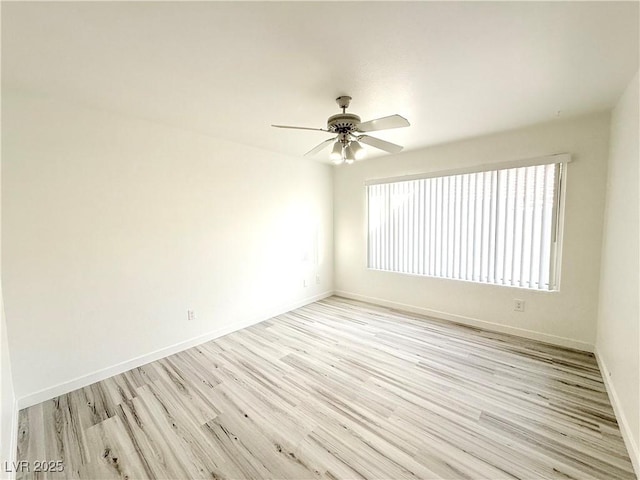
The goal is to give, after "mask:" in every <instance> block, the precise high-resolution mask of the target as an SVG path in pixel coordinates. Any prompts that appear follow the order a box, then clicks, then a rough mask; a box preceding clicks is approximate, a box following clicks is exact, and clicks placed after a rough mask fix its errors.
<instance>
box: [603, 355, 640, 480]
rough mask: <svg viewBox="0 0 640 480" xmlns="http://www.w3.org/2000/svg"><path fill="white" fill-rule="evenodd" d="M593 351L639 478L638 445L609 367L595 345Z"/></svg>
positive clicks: (639, 451)
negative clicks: (612, 380) (621, 404)
mask: <svg viewBox="0 0 640 480" xmlns="http://www.w3.org/2000/svg"><path fill="white" fill-rule="evenodd" d="M593 353H594V354H595V356H596V360H597V361H598V366H599V367H600V372H601V373H602V379H603V380H604V386H605V388H606V389H607V393H608V394H609V400H610V401H611V406H612V407H613V412H614V413H615V414H616V420H618V426H619V427H620V433H622V439H623V440H624V444H625V445H626V447H627V451H628V452H629V457H631V463H632V464H633V468H634V470H635V471H636V477H638V478H640V450H639V449H638V445H637V444H636V442H635V440H634V438H633V436H632V435H631V427H630V426H629V422H628V421H627V417H626V415H625V414H624V411H623V410H622V407H621V406H620V398H619V397H618V393H617V392H616V389H615V387H614V386H613V383H612V382H611V378H610V377H609V372H610V370H609V367H608V366H607V364H606V362H605V361H604V359H603V358H602V356H601V355H600V352H599V351H598V347H597V346H596V348H595V349H594V352H593Z"/></svg>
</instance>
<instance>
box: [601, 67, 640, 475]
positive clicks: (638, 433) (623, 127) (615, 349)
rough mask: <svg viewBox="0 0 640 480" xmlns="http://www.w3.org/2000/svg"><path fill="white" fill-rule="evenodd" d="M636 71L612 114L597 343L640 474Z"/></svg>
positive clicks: (639, 136)
mask: <svg viewBox="0 0 640 480" xmlns="http://www.w3.org/2000/svg"><path fill="white" fill-rule="evenodd" d="M638 88H639V81H638V74H636V76H635V78H634V79H633V80H632V81H631V83H630V84H629V86H628V87H627V90H626V92H625V93H624V95H623V96H622V97H621V98H620V100H619V102H618V104H617V106H616V108H615V109H614V111H613V114H612V117H611V149H610V156H609V172H608V179H607V185H608V189H607V198H606V210H605V222H604V240H603V247H602V274H601V281H600V308H599V312H598V338H597V341H596V349H597V354H598V360H599V361H600V364H601V366H602V367H603V368H602V369H603V375H604V376H605V378H606V379H607V380H608V382H607V383H608V386H609V393H610V397H612V402H613V403H614V406H615V407H617V408H616V413H617V415H618V420H619V423H620V424H621V425H620V426H621V429H622V431H623V434H625V440H626V441H627V446H628V447H629V454H630V455H631V456H632V457H635V458H633V460H634V464H635V468H636V472H637V473H638V475H639V476H640V451H639V450H638V446H639V445H640V420H639V419H638V416H639V414H640V398H639V391H640V367H639V359H640V347H639V343H640V325H639V324H640V300H639V294H640V281H639V280H638V276H639V275H640V263H639V262H640V255H639V249H640V247H639V245H640V229H639V226H638V221H639V215H640V210H639V206H638V202H640V196H639V195H638V183H639V182H640V177H639V173H640V170H639V169H638V163H639V162H640V149H639V146H638V145H639V144H640V134H639V131H640V120H639V116H640V114H639V112H638V102H639V101H640V100H639V98H638Z"/></svg>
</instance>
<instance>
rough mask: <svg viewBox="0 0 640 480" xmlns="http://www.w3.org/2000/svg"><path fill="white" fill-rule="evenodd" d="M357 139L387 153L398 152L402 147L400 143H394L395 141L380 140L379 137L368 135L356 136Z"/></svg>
mask: <svg viewBox="0 0 640 480" xmlns="http://www.w3.org/2000/svg"><path fill="white" fill-rule="evenodd" d="M358 141H359V142H362V143H366V144H367V145H371V146H372V147H376V148H379V149H380V150H384V151H385V152H389V153H398V152H399V151H400V150H402V148H403V147H401V146H400V145H396V144H395V143H391V142H387V141H386V140H380V139H379V138H375V137H370V136H369V135H360V136H359V137H358Z"/></svg>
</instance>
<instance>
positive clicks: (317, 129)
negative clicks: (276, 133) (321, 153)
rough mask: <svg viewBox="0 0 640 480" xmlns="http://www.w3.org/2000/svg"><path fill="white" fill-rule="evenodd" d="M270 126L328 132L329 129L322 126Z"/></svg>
mask: <svg viewBox="0 0 640 480" xmlns="http://www.w3.org/2000/svg"><path fill="white" fill-rule="evenodd" d="M271 126H272V127H276V128H293V129H295V130H316V131H319V132H329V130H325V129H324V128H310V127H292V126H290V125H271ZM330 133H331V132H330Z"/></svg>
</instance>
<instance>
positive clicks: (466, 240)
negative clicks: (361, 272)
mask: <svg viewBox="0 0 640 480" xmlns="http://www.w3.org/2000/svg"><path fill="white" fill-rule="evenodd" d="M562 165H563V164H562V163H552V164H546V165H535V166H527V167H519V168H504V169H499V170H492V171H484V172H477V173H465V174H459V175H447V176H442V177H434V178H423V179H417V180H407V181H399V182H392V183H382V184H377V185H368V186H367V197H368V222H369V223H368V267H369V268H372V269H377V270H386V271H392V272H401V273H409V274H415V275H428V276H433V277H441V278H450V279H459V280H468V281H474V282H481V283H491V284H498V285H509V286H517V287H524V288H532V289H538V290H555V289H556V288H557V285H556V283H557V282H556V268H555V265H556V252H557V243H558V242H557V236H558V228H557V223H558V213H559V204H560V202H559V199H560V187H561V176H562Z"/></svg>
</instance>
